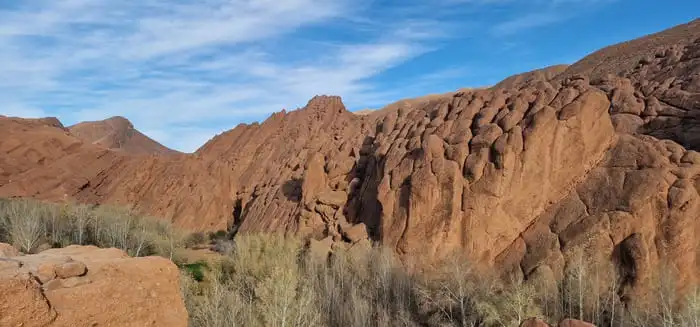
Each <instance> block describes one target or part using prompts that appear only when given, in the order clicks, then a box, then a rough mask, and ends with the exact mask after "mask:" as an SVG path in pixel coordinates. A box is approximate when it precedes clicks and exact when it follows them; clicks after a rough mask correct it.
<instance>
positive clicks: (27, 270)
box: [0, 244, 187, 327]
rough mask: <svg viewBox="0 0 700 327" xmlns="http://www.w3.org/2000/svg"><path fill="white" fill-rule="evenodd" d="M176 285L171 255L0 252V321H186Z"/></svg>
mask: <svg viewBox="0 0 700 327" xmlns="http://www.w3.org/2000/svg"><path fill="white" fill-rule="evenodd" d="M0 245H2V244H0ZM8 252H9V251H8ZM5 254H7V252H5ZM179 287H180V286H179V272H178V270H177V267H176V266H175V265H174V264H173V263H172V262H170V261H169V260H167V259H163V258H159V257H148V258H130V257H128V256H127V255H126V254H125V253H124V252H122V251H120V250H117V249H99V248H96V247H93V246H69V247H67V248H63V249H51V250H47V251H44V252H41V253H39V254H34V255H26V256H9V257H8V256H2V255H0V326H26V327H34V326H36V327H39V326H50V327H54V326H56V327H58V326H66V327H68V326H71V327H72V326H183V327H184V326H187V311H186V309H185V306H184V302H183V300H182V297H181V295H180V288H179Z"/></svg>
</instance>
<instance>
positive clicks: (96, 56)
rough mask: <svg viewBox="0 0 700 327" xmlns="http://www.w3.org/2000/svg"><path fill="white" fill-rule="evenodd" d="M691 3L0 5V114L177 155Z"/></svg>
mask: <svg viewBox="0 0 700 327" xmlns="http://www.w3.org/2000/svg"><path fill="white" fill-rule="evenodd" d="M698 13H700V1H694V0H693V1H690V0H688V1H681V0H674V1H658V0H530V1H524V0H425V1H419V0H283V1H279V0H199V1H194V0H192V1H185V0H138V1H137V0H0V114H3V115H10V116H20V117H41V116H56V117H58V118H60V119H61V121H63V123H64V124H66V125H69V124H73V123H76V122H78V121H84V120H99V119H104V118H107V117H110V116H115V115H121V116H125V117H127V118H129V119H130V120H131V121H132V122H133V123H134V124H135V125H136V127H137V128H138V129H139V130H141V131H143V132H144V133H146V134H147V135H149V136H151V137H153V138H154V139H156V140H158V141H160V142H162V143H163V144H165V145H167V146H170V147H172V148H175V149H178V150H182V151H194V150H195V149H196V148H197V147H199V146H200V145H202V144H203V143H204V142H205V141H206V140H207V139H209V138H211V137H212V136H213V135H215V134H216V133H219V132H222V131H225V130H228V129H230V128H232V127H234V126H235V125H236V124H238V123H240V122H253V121H262V120H264V119H265V118H266V117H268V116H269V114H270V113H272V112H276V111H280V110H281V109H283V108H285V109H288V110H289V109H295V108H297V107H300V106H303V105H304V104H305V103H306V102H307V101H308V99H309V98H311V97H312V96H314V95H316V94H333V95H340V96H342V97H343V100H344V102H345V104H346V106H347V107H348V108H349V109H350V110H358V109H363V108H379V107H381V106H383V105H385V104H387V103H390V102H393V101H395V100H398V99H401V98H406V97H414V96H420V95H425V94H428V93H442V92H449V91H452V90H455V89H458V88H462V87H476V86H484V85H490V84H493V83H496V82H498V81H499V80H501V79H503V78H505V77H507V76H509V75H512V74H514V73H518V72H523V71H527V70H532V69H536V68H540V67H543V66H548V65H553V64H560V63H572V62H575V61H576V60H577V59H579V58H581V57H583V56H585V55H586V54H587V53H590V52H592V51H594V50H596V49H598V48H600V47H603V46H605V45H609V44H613V43H616V42H620V41H624V40H628V39H631V38H635V37H639V36H642V35H645V34H648V33H652V32H656V31H659V30H662V29H664V28H668V27H671V26H673V25H677V24H680V23H685V22H687V21H690V20H692V19H693V18H695V16H696V15H698Z"/></svg>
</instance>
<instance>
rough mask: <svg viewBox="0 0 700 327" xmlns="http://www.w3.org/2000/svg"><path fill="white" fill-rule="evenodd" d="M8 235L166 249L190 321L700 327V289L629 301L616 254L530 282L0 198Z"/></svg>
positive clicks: (456, 261) (53, 242)
mask: <svg viewBox="0 0 700 327" xmlns="http://www.w3.org/2000/svg"><path fill="white" fill-rule="evenodd" d="M207 241H210V242H212V243H213V244H214V246H215V247H217V248H220V249H219V250H220V251H219V253H221V254H222V256H221V257H217V259H216V260H212V261H211V262H195V263H189V264H187V263H184V262H180V261H181V260H179V258H178V253H180V251H181V250H182V249H183V248H184V247H186V246H197V245H201V244H203V243H206V242H207ZM0 242H8V243H12V244H13V245H15V246H17V247H18V248H19V249H21V250H22V251H24V252H27V253H32V252H36V251H37V250H38V249H41V248H43V247H46V246H53V247H61V246H66V245H69V244H84V245H88V244H89V245H96V246H99V247H116V248H120V249H122V250H124V251H126V252H127V253H129V254H130V255H132V256H146V255H161V256H164V257H167V258H170V259H171V260H173V261H175V262H177V263H178V266H179V267H180V268H181V270H182V274H181V276H182V279H181V280H182V283H181V286H182V292H183V295H184V298H185V302H186V305H187V308H188V312H189V314H190V320H191V321H190V325H191V326H196V327H198V326H214V327H217V326H222V327H223V326H285V327H286V326H290V327H293V326H304V327H314V326H329V327H339V326H350V327H354V326H377V327H383V326H441V327H446V326H461V327H467V326H469V327H476V326H480V327H481V326H484V327H491V326H494V327H509V326H518V325H519V324H520V323H521V322H522V321H523V320H525V319H527V318H530V317H539V318H542V319H544V320H546V321H548V322H550V323H556V322H557V321H559V320H561V319H562V318H575V319H582V320H585V321H589V322H592V323H594V324H596V325H597V326H599V327H616V326H621V327H622V326H625V327H643V326H644V327H668V326H678V327H700V289H698V288H695V289H692V290H691V291H690V292H688V293H687V294H683V295H681V294H679V293H677V285H676V283H675V281H676V280H678V277H677V275H676V274H675V270H673V269H672V265H667V264H664V265H661V266H663V267H666V268H668V269H667V270H664V271H659V272H658V274H657V275H658V276H654V277H653V278H652V279H653V280H654V281H655V287H654V288H653V289H652V290H651V293H650V294H653V296H652V298H651V299H649V301H647V302H644V303H633V304H630V303H624V302H623V301H621V299H620V295H619V291H620V282H619V279H618V276H617V271H616V268H615V267H614V265H613V264H612V263H611V262H589V261H588V260H585V259H584V258H587V257H586V256H583V255H580V256H579V258H578V260H573V261H570V262H569V265H568V266H567V267H566V269H565V271H564V278H563V280H561V281H559V282H558V283H556V282H555V283H556V284H553V285H552V287H553V289H550V288H549V287H544V286H542V285H539V284H537V283H533V282H532V281H526V282H521V281H519V280H517V279H515V280H514V281H512V282H507V283H504V282H503V281H501V280H499V279H496V278H492V277H489V276H492V275H493V274H492V273H490V272H485V271H479V270H477V269H476V268H475V267H474V266H472V265H470V264H469V261H468V260H466V259H465V258H463V257H460V256H453V257H449V258H448V259H447V260H445V261H444V262H443V263H441V264H438V265H437V266H435V267H432V268H431V269H430V270H428V271H426V272H421V271H418V270H415V269H406V267H404V265H403V264H402V262H401V261H400V260H398V259H397V257H396V256H395V255H394V254H393V253H392V252H391V251H390V250H387V249H384V248H381V247H375V248H371V249H367V250H366V252H365V253H362V254H360V255H358V254H357V253H356V252H354V251H347V252H344V251H340V250H338V251H335V253H334V254H333V256H331V258H330V260H321V261H318V259H314V256H312V255H310V253H307V249H306V247H305V245H304V243H303V242H301V241H300V240H298V239H295V238H290V237H284V236H281V235H275V234H267V235H237V236H236V238H235V240H228V239H227V238H226V237H225V232H220V233H218V235H217V234H212V235H210V237H209V238H207V237H205V236H204V234H201V233H196V234H191V235H190V236H189V237H185V236H184V235H183V234H182V233H179V232H178V231H177V230H175V229H174V228H173V227H172V226H171V225H170V224H169V223H167V222H164V221H162V220H157V219H151V218H148V217H143V216H140V215H137V214H135V213H134V212H133V211H131V210H128V209H123V208H114V207H106V206H102V207H96V208H95V207H91V206H84V205H57V204H47V203H43V202H37V201H31V200H1V199H0Z"/></svg>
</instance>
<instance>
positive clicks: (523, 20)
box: [493, 12, 566, 35]
mask: <svg viewBox="0 0 700 327" xmlns="http://www.w3.org/2000/svg"><path fill="white" fill-rule="evenodd" d="M565 19H566V17H565V16H563V15H558V14H555V13H554V12H548V13H545V12H540V13H530V14H525V15H523V16H520V17H517V18H514V19H511V20H507V21H504V22H501V23H499V24H497V25H496V26H494V27H493V33H495V34H497V35H509V34H515V33H518V32H522V31H524V30H527V29H531V28H534V27H540V26H545V25H549V24H552V23H555V22H559V21H562V20H565Z"/></svg>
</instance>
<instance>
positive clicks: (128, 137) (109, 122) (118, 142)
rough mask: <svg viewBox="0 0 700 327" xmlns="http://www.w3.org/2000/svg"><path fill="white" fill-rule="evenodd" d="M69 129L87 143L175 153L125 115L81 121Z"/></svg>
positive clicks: (143, 152)
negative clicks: (147, 134)
mask: <svg viewBox="0 0 700 327" xmlns="http://www.w3.org/2000/svg"><path fill="white" fill-rule="evenodd" d="M68 130H69V131H70V132H71V134H73V135H75V136H76V137H78V138H79V139H81V140H82V141H84V142H86V143H92V144H96V145H99V146H102V147H105V148H107V149H112V150H117V151H124V152H127V153H129V154H173V153H175V152H176V151H174V150H171V149H168V148H167V147H165V146H163V145H162V144H160V143H158V142H156V141H154V140H153V139H151V138H149V137H148V136H146V135H144V134H143V133H141V132H139V131H138V130H136V129H135V128H134V125H133V124H132V123H131V122H130V121H129V120H127V119H126V118H124V117H112V118H109V119H105V120H101V121H90V122H81V123H78V124H75V125H73V126H69V127H68Z"/></svg>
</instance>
